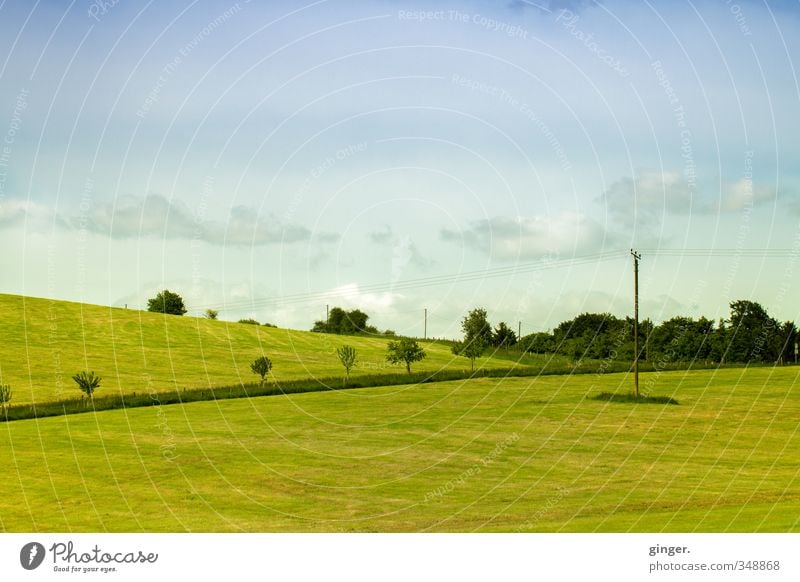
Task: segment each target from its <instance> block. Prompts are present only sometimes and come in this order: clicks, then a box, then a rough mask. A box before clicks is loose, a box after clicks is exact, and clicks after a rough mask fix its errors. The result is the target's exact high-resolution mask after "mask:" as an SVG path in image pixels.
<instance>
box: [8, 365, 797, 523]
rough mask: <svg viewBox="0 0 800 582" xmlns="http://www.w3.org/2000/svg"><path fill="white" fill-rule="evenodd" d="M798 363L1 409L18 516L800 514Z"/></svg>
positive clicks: (320, 518) (80, 519) (670, 518)
mask: <svg viewBox="0 0 800 582" xmlns="http://www.w3.org/2000/svg"><path fill="white" fill-rule="evenodd" d="M798 372H800V368H795V367H786V368H779V369H769V368H755V369H750V370H746V369H726V370H722V371H718V372H712V371H703V372H688V373H684V372H670V373H663V374H644V375H643V376H642V385H643V386H645V387H646V390H647V391H649V392H651V393H653V394H662V395H670V396H673V397H675V398H677V399H678V400H679V401H680V405H679V406H671V405H653V404H638V405H631V404H617V403H608V402H600V401H595V400H590V399H587V398H586V397H587V396H589V395H591V394H595V393H597V392H599V391H601V390H611V391H627V390H629V389H630V384H631V378H630V376H629V375H624V374H609V375H603V376H595V375H581V376H550V377H541V378H511V379H505V380H502V379H479V380H470V381H463V382H445V383H436V384H425V385H416V386H400V387H398V386H395V387H381V388H368V389H358V390H348V391H338V392H326V393H311V394H298V395H291V396H275V397H263V398H255V399H250V400H246V399H243V400H229V401H218V402H201V403H194V404H188V405H183V406H163V407H155V408H147V409H142V408H140V409H133V410H129V411H124V410H117V411H108V412H102V413H97V414H93V413H89V414H81V415H74V416H66V417H56V418H47V419H42V420H38V421H37V420H30V421H18V422H10V423H5V424H2V425H0V451H2V452H1V453H0V455H2V464H3V468H4V469H3V471H2V473H0V491H2V492H3V494H2V495H1V496H0V529H2V530H4V531H15V532H18V531H37V532H40V531H145V532H157V531H193V532H201V531H213V532H217V531H247V532H273V531H276V532H288V531H326V532H328V531H335V532H338V531H366V532H375V531H378V532H394V531H504V532H517V531H547V532H574V531H579V532H595V531H620V532H627V531H645V532H661V531H673V532H695V531H700V532H725V531H739V532H760V531H770V532H790V531H793V532H796V531H800V386H798V384H799V381H798Z"/></svg>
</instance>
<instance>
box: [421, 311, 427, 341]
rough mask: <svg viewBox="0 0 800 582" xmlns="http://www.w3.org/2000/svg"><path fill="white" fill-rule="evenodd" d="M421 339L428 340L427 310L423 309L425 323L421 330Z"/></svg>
mask: <svg viewBox="0 0 800 582" xmlns="http://www.w3.org/2000/svg"><path fill="white" fill-rule="evenodd" d="M422 329H423V331H422V339H428V308H427V307H426V308H425V323H424V327H423V328H422Z"/></svg>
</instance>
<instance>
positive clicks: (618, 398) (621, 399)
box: [588, 392, 679, 405]
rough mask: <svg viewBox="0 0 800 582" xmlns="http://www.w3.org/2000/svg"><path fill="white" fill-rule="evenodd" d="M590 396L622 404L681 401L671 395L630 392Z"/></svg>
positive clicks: (593, 398)
mask: <svg viewBox="0 0 800 582" xmlns="http://www.w3.org/2000/svg"><path fill="white" fill-rule="evenodd" d="M588 398H591V399H592V400H603V401H606V402H618V403H621V404H624V403H632V404H675V405H677V404H679V402H678V401H677V400H675V399H674V398H672V397H671V396H644V395H639V396H636V395H635V394H632V393H630V392H625V393H623V394H618V393H614V392H601V393H600V394H597V395H596V396H589V397H588Z"/></svg>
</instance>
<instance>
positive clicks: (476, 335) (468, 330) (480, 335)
mask: <svg viewBox="0 0 800 582" xmlns="http://www.w3.org/2000/svg"><path fill="white" fill-rule="evenodd" d="M461 331H463V332H464V341H462V342H457V343H456V344H455V345H454V346H453V348H452V350H453V353H454V354H456V355H460V356H464V357H467V358H469V359H470V362H471V364H472V370H473V371H474V370H475V358H479V357H480V356H482V355H483V352H484V351H485V350H486V347H487V346H489V345H491V343H492V326H491V325H490V324H489V321H488V320H487V319H486V310H485V309H482V308H480V307H478V308H475V309H473V310H472V311H470V312H469V313H468V314H467V316H466V317H465V318H464V319H463V320H462V322H461Z"/></svg>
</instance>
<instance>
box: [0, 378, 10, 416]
mask: <svg viewBox="0 0 800 582" xmlns="http://www.w3.org/2000/svg"><path fill="white" fill-rule="evenodd" d="M9 402H11V386H9V385H8V384H0V406H1V407H2V408H3V410H5V409H6V408H8V403H9Z"/></svg>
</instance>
